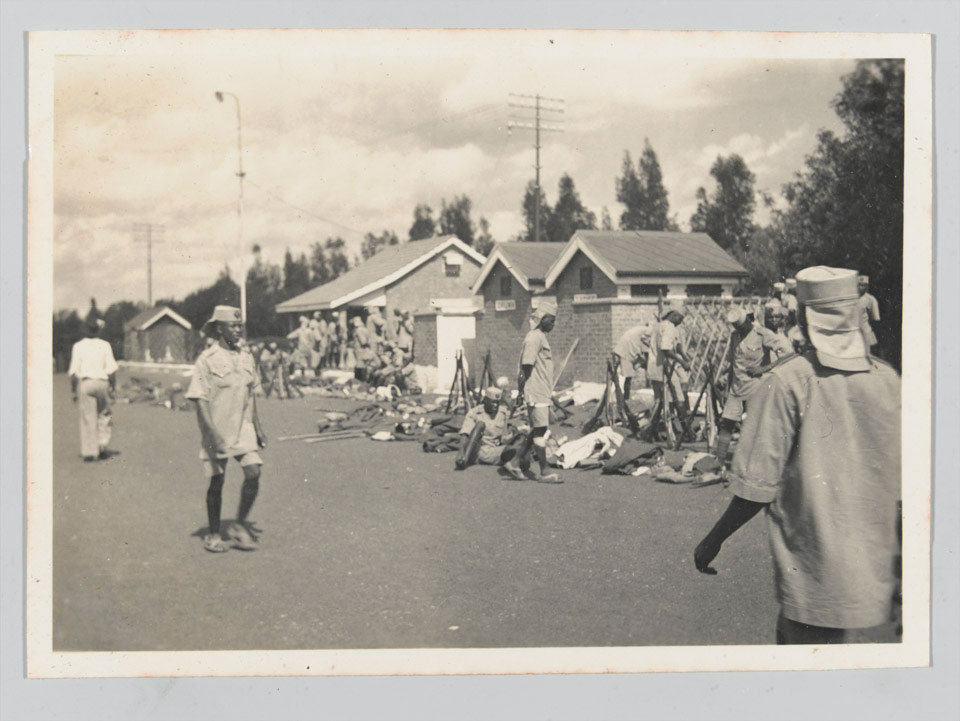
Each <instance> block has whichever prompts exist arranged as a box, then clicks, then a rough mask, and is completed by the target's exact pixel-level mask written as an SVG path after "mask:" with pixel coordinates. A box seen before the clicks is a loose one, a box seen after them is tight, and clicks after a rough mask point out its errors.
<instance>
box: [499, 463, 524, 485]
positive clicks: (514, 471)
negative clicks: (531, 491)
mask: <svg viewBox="0 0 960 721" xmlns="http://www.w3.org/2000/svg"><path fill="white" fill-rule="evenodd" d="M503 471H504V473H506V475H507V477H506V478H505V479H504V480H507V481H525V480H527V477H526V476H525V475H523V471H521V470H520V468H518V467H517V466H515V465H513V464H512V463H504V464H503Z"/></svg>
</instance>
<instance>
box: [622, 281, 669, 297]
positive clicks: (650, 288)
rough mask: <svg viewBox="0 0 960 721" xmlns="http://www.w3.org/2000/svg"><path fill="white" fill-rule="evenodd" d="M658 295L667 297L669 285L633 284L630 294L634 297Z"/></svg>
mask: <svg viewBox="0 0 960 721" xmlns="http://www.w3.org/2000/svg"><path fill="white" fill-rule="evenodd" d="M658 295H661V296H663V297H664V298H666V297H667V286H665V285H643V284H642V285H631V286H630V296H631V297H632V298H640V297H651V296H652V297H654V298H656V297H657V296H658Z"/></svg>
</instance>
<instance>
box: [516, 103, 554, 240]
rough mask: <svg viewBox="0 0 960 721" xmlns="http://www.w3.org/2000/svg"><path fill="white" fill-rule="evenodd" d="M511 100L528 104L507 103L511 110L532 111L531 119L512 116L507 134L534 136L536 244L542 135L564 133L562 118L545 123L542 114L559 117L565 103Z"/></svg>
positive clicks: (527, 115) (548, 119) (534, 218)
mask: <svg viewBox="0 0 960 721" xmlns="http://www.w3.org/2000/svg"><path fill="white" fill-rule="evenodd" d="M510 97H511V98H519V99H521V100H525V101H527V102H519V103H507V105H509V106H510V107H511V108H518V109H521V110H532V111H533V117H532V118H531V117H530V114H529V113H527V114H526V115H520V116H513V115H511V116H510V119H509V120H508V121H507V132H508V133H510V132H512V131H513V129H514V128H518V129H523V130H532V131H533V133H534V135H533V137H534V140H533V149H534V151H535V164H534V169H535V171H536V186H537V187H536V192H537V196H536V205H535V210H534V216H533V239H534V241H535V242H538V243H539V242H540V147H541V146H540V133H541V131H542V132H549V133H562V132H563V128H562V127H561V123H562V122H563V119H562V118H557V117H555V116H554V117H550V116H548V117H547V118H546V120H547V122H543V120H544V118H543V117H542V113H557V114H558V115H560V114H562V113H563V103H564V102H565V101H564V100H563V99H562V98H546V97H544V96H542V95H540V94H537V95H519V94H517V93H510ZM530 100H533V105H531V104H530V102H529V101H530Z"/></svg>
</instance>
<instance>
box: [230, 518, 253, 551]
mask: <svg viewBox="0 0 960 721" xmlns="http://www.w3.org/2000/svg"><path fill="white" fill-rule="evenodd" d="M227 535H228V536H229V538H230V545H231V546H233V547H234V548H236V549H237V550H240V551H256V550H257V549H258V548H260V545H259V544H258V543H257V541H256V539H255V538H254V537H253V536H252V535H250V531H248V530H247V529H246V527H245V526H244V525H243V524H242V523H231V524H230V528H229V529H228V531H227Z"/></svg>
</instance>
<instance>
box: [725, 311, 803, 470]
mask: <svg viewBox="0 0 960 721" xmlns="http://www.w3.org/2000/svg"><path fill="white" fill-rule="evenodd" d="M727 323H729V324H730V325H731V326H732V331H731V334H730V346H729V350H728V351H727V357H726V359H725V360H724V363H723V365H722V366H721V367H720V371H719V372H718V373H717V375H718V376H723V375H724V374H726V375H727V379H726V380H727V402H726V403H725V404H724V406H723V413H722V414H721V416H720V423H719V426H720V427H719V431H720V432H719V433H718V435H717V449H716V451H717V453H716V456H717V460H718V461H720V463H721V464H725V463H726V460H727V453H728V451H729V449H730V440H731V438H732V437H733V432H734V431H735V430H736V427H737V423H739V422H740V419H741V418H742V417H743V412H744V410H745V409H746V407H747V402H748V401H749V399H750V396H751V395H752V394H753V392H754V391H755V390H756V389H757V388H758V387H759V385H760V381H759V378H760V376H762V375H763V374H764V373H765V372H766V371H768V370H769V369H770V367H771V366H772V365H773V364H774V363H776V362H777V361H778V360H779V359H780V358H784V357H786V356H788V355H790V354H791V353H792V352H793V347H792V345H791V344H790V342H789V341H788V340H787V339H786V338H785V337H784V336H781V335H779V334H778V333H774V332H773V331H772V330H770V329H769V328H764V327H762V326H759V325H757V324H755V323H753V322H752V321H751V320H750V318H749V317H748V316H747V313H746V311H745V310H744V309H743V308H740V307H736V308H731V309H730V311H729V312H728V313H727Z"/></svg>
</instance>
